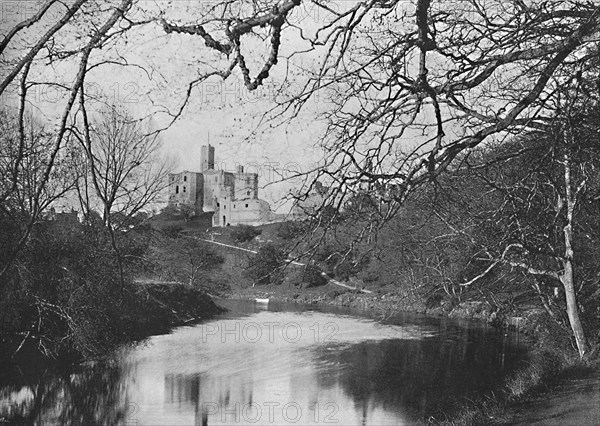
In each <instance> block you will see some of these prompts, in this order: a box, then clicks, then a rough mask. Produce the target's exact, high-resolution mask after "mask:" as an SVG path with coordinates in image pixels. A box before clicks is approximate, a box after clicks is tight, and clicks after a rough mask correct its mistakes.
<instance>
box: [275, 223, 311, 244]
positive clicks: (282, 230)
mask: <svg viewBox="0 0 600 426" xmlns="http://www.w3.org/2000/svg"><path fill="white" fill-rule="evenodd" d="M305 228H306V226H305V225H304V224H303V223H300V222H283V223H282V224H281V225H280V226H279V228H278V229H277V236H278V237H279V238H281V239H282V240H293V239H294V238H296V237H299V236H300V235H302V233H304V232H305Z"/></svg>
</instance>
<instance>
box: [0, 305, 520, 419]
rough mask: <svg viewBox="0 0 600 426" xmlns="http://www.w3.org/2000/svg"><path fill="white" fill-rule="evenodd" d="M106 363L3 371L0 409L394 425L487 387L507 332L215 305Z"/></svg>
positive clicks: (513, 357)
mask: <svg viewBox="0 0 600 426" xmlns="http://www.w3.org/2000/svg"><path fill="white" fill-rule="evenodd" d="M221 303H223V304H224V305H226V307H228V308H229V309H230V310H229V312H227V313H226V314H223V315H221V316H219V317H217V318H215V319H213V320H210V321H206V322H204V323H202V324H197V325H194V326H189V327H180V328H177V329H175V330H173V332H172V333H171V334H168V335H160V336H153V337H151V338H150V339H148V340H147V341H146V342H145V343H143V344H140V345H138V346H135V347H133V348H124V349H123V350H122V351H121V353H119V354H117V356H116V357H115V359H114V360H111V361H107V362H102V363H96V364H89V365H83V366H79V367H78V368H77V369H76V370H72V371H67V372H61V373H58V372H54V373H49V372H46V373H44V374H41V373H40V374H28V375H23V376H20V377H14V375H13V377H11V378H9V379H6V378H5V381H6V382H7V383H3V386H2V388H1V389H0V404H2V405H0V410H1V411H0V417H3V418H4V419H6V420H11V421H18V420H21V421H25V422H27V423H29V422H32V423H40V424H86V425H87V424H111V425H112V424H139V425H237V424H254V425H257V424H258V425H294V424H295V425H316V424H320V425H329V424H338V425H343V426H349V425H377V426H379V425H400V424H413V423H414V422H415V421H416V420H417V419H423V418H427V417H429V416H439V415H440V413H441V412H443V411H445V410H447V409H448V408H449V407H451V406H452V405H453V404H455V403H456V402H457V401H460V400H462V399H464V398H466V397H472V396H474V395H476V394H477V393H481V392H484V391H486V390H489V389H492V388H493V387H494V386H495V385H497V383H498V382H499V381H500V380H501V378H502V376H504V375H505V374H507V373H508V372H510V371H511V370H512V369H514V368H515V366H516V364H517V363H518V362H519V360H521V359H523V357H524V355H525V350H524V348H523V346H522V345H520V344H519V343H518V341H517V340H516V336H513V335H509V336H505V335H504V334H503V333H500V332H497V331H495V330H492V329H488V328H482V327H469V326H466V325H465V324H460V323H456V322H449V321H443V320H438V319H431V318H426V317H418V316H414V315H403V316H398V317H396V318H393V319H391V320H390V321H389V323H386V324H381V323H379V322H376V321H373V320H370V319H367V318H364V317H360V316H356V315H350V314H349V313H351V312H350V311H348V310H339V309H337V310H334V309H331V308H328V309H327V308H321V309H314V308H311V307H300V306H297V305H277V304H272V305H269V309H265V308H263V307H261V306H258V305H256V304H255V303H253V302H248V301H223V302H221Z"/></svg>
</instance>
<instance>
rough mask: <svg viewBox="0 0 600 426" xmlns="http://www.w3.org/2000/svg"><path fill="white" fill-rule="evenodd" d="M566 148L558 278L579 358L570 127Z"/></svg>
mask: <svg viewBox="0 0 600 426" xmlns="http://www.w3.org/2000/svg"><path fill="white" fill-rule="evenodd" d="M565 138H566V142H567V143H566V144H565V145H566V147H565V154H564V167H565V175H564V178H565V195H566V196H565V201H566V203H567V206H566V207H567V217H566V219H567V223H566V225H565V227H564V229H563V235H564V238H565V254H564V261H563V265H564V272H563V274H562V276H561V277H560V280H561V281H562V284H563V287H564V288H565V299H566V302H567V315H568V316H569V324H570V325H571V330H572V331H573V336H574V337H575V343H576V344H577V350H578V351H579V356H580V357H581V358H583V357H584V355H585V354H586V352H587V343H586V339H585V333H584V332H583V327H582V326H581V320H580V319H579V308H578V306H577V299H576V297H575V285H574V282H575V278H574V272H573V215H574V212H575V203H576V196H577V191H575V194H573V190H572V187H571V185H572V183H571V156H570V152H569V149H570V147H572V146H574V143H573V142H574V141H573V135H572V134H571V132H570V127H567V129H566V131H565Z"/></svg>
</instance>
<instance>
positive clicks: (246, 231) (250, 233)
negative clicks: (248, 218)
mask: <svg viewBox="0 0 600 426" xmlns="http://www.w3.org/2000/svg"><path fill="white" fill-rule="evenodd" d="M260 234H262V231H261V230H260V229H256V228H255V227H254V226H249V225H237V226H235V227H233V229H232V230H231V238H233V240H234V241H235V242H238V243H246V242H248V241H250V240H252V239H254V237H256V236H258V235H260Z"/></svg>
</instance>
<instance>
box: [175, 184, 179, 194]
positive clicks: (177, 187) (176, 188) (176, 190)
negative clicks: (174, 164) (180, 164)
mask: <svg viewBox="0 0 600 426" xmlns="http://www.w3.org/2000/svg"><path fill="white" fill-rule="evenodd" d="M175 194H179V185H177V186H176V187H175Z"/></svg>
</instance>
